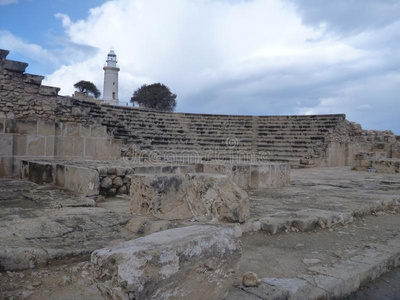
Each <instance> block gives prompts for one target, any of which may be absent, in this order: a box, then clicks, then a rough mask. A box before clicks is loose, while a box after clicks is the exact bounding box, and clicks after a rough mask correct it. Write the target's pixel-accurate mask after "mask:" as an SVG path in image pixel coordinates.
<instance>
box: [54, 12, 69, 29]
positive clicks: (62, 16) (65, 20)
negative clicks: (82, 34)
mask: <svg viewBox="0 0 400 300" xmlns="http://www.w3.org/2000/svg"><path fill="white" fill-rule="evenodd" d="M54 16H55V17H56V18H57V19H61V22H62V26H63V27H68V26H69V25H71V19H70V18H69V16H68V15H66V14H62V13H57V14H55V15H54Z"/></svg>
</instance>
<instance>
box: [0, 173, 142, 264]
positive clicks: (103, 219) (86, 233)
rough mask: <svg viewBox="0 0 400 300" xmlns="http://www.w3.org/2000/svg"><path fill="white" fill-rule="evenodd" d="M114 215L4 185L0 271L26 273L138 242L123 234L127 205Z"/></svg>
mask: <svg viewBox="0 0 400 300" xmlns="http://www.w3.org/2000/svg"><path fill="white" fill-rule="evenodd" d="M114 204H115V205H114V206H115V207H116V208H115V209H113V207H112V206H111V205H110V203H108V207H106V208H103V207H96V206H95V205H96V203H95V201H94V200H92V199H90V198H86V197H81V196H77V195H75V194H74V193H72V192H69V191H65V190H61V189H58V188H54V187H46V186H38V185H36V184H34V183H31V182H27V181H23V180H7V179H4V180H0V269H2V270H23V269H26V268H33V267H37V266H38V265H43V264H46V263H47V262H49V261H50V260H54V259H60V258H67V257H74V256H82V255H87V256H88V255H89V254H90V253H91V252H92V251H93V250H95V249H98V248H101V247H104V246H106V245H110V244H112V242H118V241H123V240H126V239H130V238H134V237H136V236H135V235H134V234H132V233H131V232H130V231H127V230H126V229H124V228H123V225H125V224H126V223H127V222H128V220H129V219H130V213H129V210H126V209H121V206H124V205H126V207H129V200H128V199H126V201H122V200H119V201H116V203H114Z"/></svg>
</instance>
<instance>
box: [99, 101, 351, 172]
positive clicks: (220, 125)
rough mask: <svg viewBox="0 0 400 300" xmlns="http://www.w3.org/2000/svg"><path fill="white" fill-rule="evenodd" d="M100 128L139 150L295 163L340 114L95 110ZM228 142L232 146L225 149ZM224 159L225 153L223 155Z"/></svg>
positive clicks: (322, 137)
mask: <svg viewBox="0 0 400 300" xmlns="http://www.w3.org/2000/svg"><path fill="white" fill-rule="evenodd" d="M91 113H95V114H97V115H96V117H97V118H101V119H102V121H101V122H102V125H105V126H108V127H109V128H110V129H111V131H112V132H113V133H114V135H115V136H117V137H120V138H122V139H124V140H125V142H126V143H128V144H134V145H135V146H136V147H137V149H139V150H158V151H160V152H161V153H164V152H166V153H168V151H177V152H179V151H191V150H193V151H197V152H198V153H199V155H203V154H202V153H203V152H204V151H207V150H215V153H214V154H215V155H213V156H208V158H210V159H214V158H216V159H221V157H222V156H223V154H224V153H227V152H229V153H232V152H237V153H240V152H245V151H249V152H252V151H253V152H267V154H269V156H270V157H269V160H271V161H286V162H290V163H292V164H294V165H296V164H298V163H299V162H300V160H301V159H302V158H305V157H307V156H310V154H311V153H312V154H314V156H315V153H317V152H318V151H315V150H316V149H315V148H318V147H319V146H320V144H322V143H323V142H324V141H325V139H326V137H327V135H328V134H329V133H330V132H332V130H333V129H334V128H335V127H336V126H337V125H338V124H339V122H341V121H343V120H344V119H345V118H344V115H327V116H324V115H322V116H271V117H265V116H262V117H252V116H225V115H197V114H179V113H166V112H156V111H152V110H146V109H135V108H129V109H127V108H117V107H112V106H108V105H104V106H102V107H101V108H100V109H98V110H97V111H96V112H95V111H93V112H91ZM229 143H233V144H232V145H230V144H229ZM227 160H229V155H227Z"/></svg>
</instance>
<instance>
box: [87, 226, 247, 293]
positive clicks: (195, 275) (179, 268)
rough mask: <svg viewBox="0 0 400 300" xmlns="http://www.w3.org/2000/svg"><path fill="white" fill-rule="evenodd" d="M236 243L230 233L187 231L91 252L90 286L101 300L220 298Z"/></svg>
mask: <svg viewBox="0 0 400 300" xmlns="http://www.w3.org/2000/svg"><path fill="white" fill-rule="evenodd" d="M240 256H241V243H240V241H239V240H238V239H237V238H236V237H235V231H234V230H233V229H231V228H221V227H214V226H199V225H197V226H188V227H183V228H176V229H169V230H165V231H161V232H157V233H153V234H150V235H148V236H146V237H142V238H138V239H136V240H131V241H128V242H123V243H121V244H119V245H117V246H114V247H112V248H105V249H100V250H96V251H94V252H93V253H92V256H91V261H92V264H93V265H94V268H93V273H92V275H93V278H94V281H95V283H96V285H97V287H98V288H99V290H100V291H101V292H102V294H103V296H104V297H105V298H106V299H170V300H173V299H191V300H197V299H208V300H213V299H215V300H217V299H222V298H223V296H224V294H225V292H226V291H227V289H228V288H229V287H230V285H231V284H232V275H233V274H234V273H235V272H236V271H237V267H238V261H239V259H240Z"/></svg>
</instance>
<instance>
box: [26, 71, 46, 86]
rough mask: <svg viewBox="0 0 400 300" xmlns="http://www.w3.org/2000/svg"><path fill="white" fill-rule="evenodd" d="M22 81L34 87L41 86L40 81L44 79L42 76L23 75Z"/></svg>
mask: <svg viewBox="0 0 400 300" xmlns="http://www.w3.org/2000/svg"><path fill="white" fill-rule="evenodd" d="M22 79H23V81H24V82H25V83H32V84H35V85H41V84H42V80H43V79H44V76H41V75H34V74H28V73H25V74H24V75H23V77H22Z"/></svg>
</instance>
